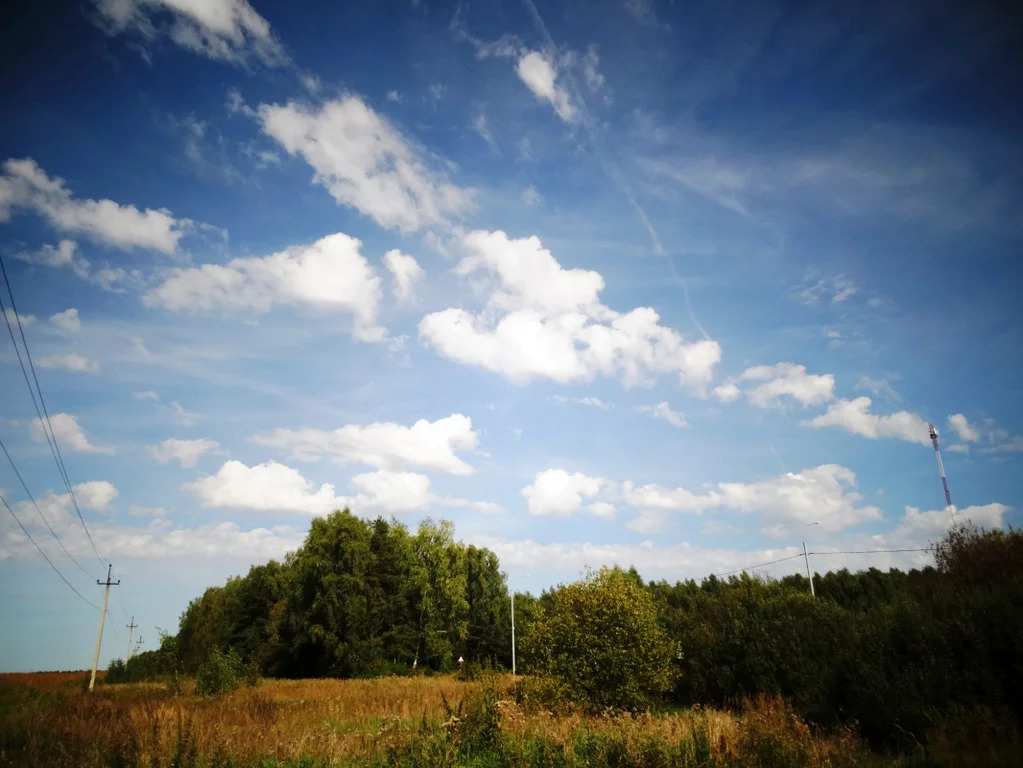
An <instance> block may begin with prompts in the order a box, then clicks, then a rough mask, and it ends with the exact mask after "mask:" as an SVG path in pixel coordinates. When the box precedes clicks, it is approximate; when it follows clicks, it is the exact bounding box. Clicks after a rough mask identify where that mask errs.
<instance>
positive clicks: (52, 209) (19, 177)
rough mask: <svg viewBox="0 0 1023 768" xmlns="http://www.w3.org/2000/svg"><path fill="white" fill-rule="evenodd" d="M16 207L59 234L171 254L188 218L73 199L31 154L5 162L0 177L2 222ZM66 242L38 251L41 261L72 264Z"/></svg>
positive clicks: (72, 259)
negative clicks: (68, 234) (26, 211)
mask: <svg viewBox="0 0 1023 768" xmlns="http://www.w3.org/2000/svg"><path fill="white" fill-rule="evenodd" d="M18 209H28V210H32V211H34V212H35V213H37V214H38V215H39V216H41V217H43V218H44V219H46V221H47V222H49V224H50V225H51V226H52V227H54V228H55V229H57V230H59V231H61V232H69V233H74V234H80V235H83V236H85V237H88V238H90V239H92V240H94V241H96V242H98V243H102V244H103V245H109V246H111V247H113V248H120V249H122V250H129V249H131V248H150V249H153V250H156V251H161V252H162V253H173V252H174V251H175V250H176V249H177V246H178V240H179V239H180V238H181V236H182V234H184V232H185V230H187V229H188V228H189V227H190V226H191V222H190V221H188V220H187V219H175V218H174V217H173V216H172V215H171V214H170V212H168V211H165V210H158V211H155V210H152V209H150V208H147V209H146V210H144V211H140V210H139V209H138V208H136V207H135V206H134V205H119V204H118V203H115V202H114V201H113V200H76V199H75V198H74V196H73V195H72V194H71V191H70V190H69V189H67V187H65V186H64V180H63V179H61V178H57V177H53V178H51V177H49V176H47V175H46V173H45V171H43V169H42V168H40V167H39V166H38V165H37V164H36V161H35V160H33V159H32V158H25V159H24V160H14V159H10V160H7V161H6V162H5V163H4V173H3V175H2V176H0V222H2V221H7V220H8V219H9V218H10V217H11V214H12V212H13V211H15V210H18ZM65 243H71V241H63V242H62V243H61V244H60V245H59V246H58V247H57V248H56V249H55V250H54V251H52V252H47V253H45V254H43V253H42V252H40V253H38V254H37V255H36V258H37V259H38V260H39V263H43V261H44V260H46V259H48V260H49V262H50V265H51V266H59V265H61V264H63V263H64V261H66V262H67V263H68V264H69V265H71V266H73V265H74V248H73V245H74V244H73V243H71V245H70V246H68V245H65ZM58 261H60V264H58V263H57V262H58Z"/></svg>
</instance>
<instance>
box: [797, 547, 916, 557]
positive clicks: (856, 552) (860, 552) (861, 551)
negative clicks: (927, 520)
mask: <svg viewBox="0 0 1023 768" xmlns="http://www.w3.org/2000/svg"><path fill="white" fill-rule="evenodd" d="M933 551H934V548H933V547H922V548H917V549H852V550H847V551H844V552H810V553H809V554H811V555H875V554H878V553H880V552H933Z"/></svg>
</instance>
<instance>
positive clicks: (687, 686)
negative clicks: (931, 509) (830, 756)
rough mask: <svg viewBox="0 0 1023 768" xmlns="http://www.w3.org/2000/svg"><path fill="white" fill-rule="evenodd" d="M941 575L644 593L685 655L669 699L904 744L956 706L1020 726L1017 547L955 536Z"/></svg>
mask: <svg viewBox="0 0 1023 768" xmlns="http://www.w3.org/2000/svg"><path fill="white" fill-rule="evenodd" d="M936 551H937V557H936V559H937V563H938V568H928V569H925V570H923V571H912V572H910V573H902V572H900V571H895V570H892V571H889V572H888V573H883V572H881V571H878V570H876V569H870V570H868V571H864V572H860V573H856V574H853V573H849V572H848V571H845V570H843V571H839V572H837V573H828V574H826V575H825V576H823V577H821V576H818V577H816V579H817V580H816V589H817V599H814V598H812V597H811V596H810V594H809V589H808V586H809V585H808V584H807V581H806V579H805V578H802V577H799V576H790V577H788V578H786V579H784V580H782V581H780V582H774V581H762V580H757V579H753V578H750V577H749V576H746V575H743V576H741V577H735V578H732V579H730V580H729V581H727V582H724V581H721V580H719V579H714V578H711V579H706V580H704V581H703V583H702V584H699V585H697V584H696V583H695V582H692V581H688V582H679V583H677V584H675V585H673V586H672V585H668V584H667V583H665V582H660V583H651V584H650V585H649V587H648V588H649V589H650V591H651V593H652V594H653V595H654V596H655V599H656V600H657V603H658V606H659V614H660V617H661V623H662V626H663V627H664V629H665V631H666V632H667V633H668V634H669V635H670V636H671V637H672V638H673V639H676V640H678V641H679V642H680V643H681V645H682V649H683V655H684V657H683V660H682V669H681V672H682V674H681V676H680V678H679V680H678V682H677V684H676V686H675V688H674V691H673V699H674V701H675V702H677V703H679V704H683V705H688V704H697V703H699V704H719V705H721V704H728V703H732V702H735V701H736V700H738V699H740V698H742V697H749V696H754V695H757V694H769V695H781V696H784V697H786V698H788V699H789V700H790V701H792V703H793V704H794V706H795V707H796V709H797V711H799V712H800V714H801V715H802V716H804V717H806V718H808V719H811V720H813V721H815V722H819V723H836V722H849V721H858V722H859V724H860V726H861V728H862V729H863V732H864V734H865V735H867V736H868V737H870V738H872V739H875V740H881V741H885V742H888V743H902V744H905V745H907V746H908V745H912V743H913V742H914V740H916V739H918V738H920V734H922V733H923V732H925V731H926V730H927V728H928V727H930V726H931V725H932V724H933V722H934V721H935V718H937V717H939V716H940V715H941V714H942V713H944V712H947V711H948V710H949V709H950V708H954V707H967V708H969V707H974V706H986V707H991V708H993V709H996V710H1001V711H1005V712H1009V713H1014V716H1015V717H1017V718H1019V717H1020V716H1023V535H1021V534H1020V533H1019V532H1016V531H1011V532H1008V533H1004V532H1001V531H994V532H988V533H982V532H980V531H977V530H976V529H973V528H970V527H958V528H955V529H953V530H952V531H950V532H949V534H948V535H947V536H946V537H945V539H943V540H942V541H941V542H940V543H939V544H938V545H937V549H936Z"/></svg>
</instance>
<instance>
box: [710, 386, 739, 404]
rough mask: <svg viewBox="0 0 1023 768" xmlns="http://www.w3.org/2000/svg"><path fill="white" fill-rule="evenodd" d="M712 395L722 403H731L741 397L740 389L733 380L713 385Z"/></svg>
mask: <svg viewBox="0 0 1023 768" xmlns="http://www.w3.org/2000/svg"><path fill="white" fill-rule="evenodd" d="M714 397H716V398H717V399H718V400H720V401H721V402H723V403H731V402H733V401H735V400H738V399H739V398H740V397H742V390H741V389H739V386H738V385H737V384H736V383H735V382H734V381H727V382H725V383H724V384H720V385H718V386H716V387H714Z"/></svg>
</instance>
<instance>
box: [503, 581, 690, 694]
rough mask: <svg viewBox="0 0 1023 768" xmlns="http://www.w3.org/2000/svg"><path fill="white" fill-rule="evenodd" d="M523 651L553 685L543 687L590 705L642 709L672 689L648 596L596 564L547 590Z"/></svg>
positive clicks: (662, 637)
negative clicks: (583, 576) (593, 568)
mask: <svg viewBox="0 0 1023 768" xmlns="http://www.w3.org/2000/svg"><path fill="white" fill-rule="evenodd" d="M522 650H523V659H524V660H525V661H526V663H527V664H528V666H529V668H530V670H531V672H533V673H534V674H536V675H539V676H541V677H544V678H549V679H550V682H551V683H553V684H554V686H556V687H555V688H553V689H552V688H548V689H547V690H557V689H561V690H563V691H564V694H565V695H566V696H567V697H568V698H569V699H570V700H572V701H574V702H578V703H580V704H583V705H584V706H585V708H587V709H590V710H595V711H600V710H603V709H607V708H621V709H643V708H645V707H649V706H650V705H651V704H654V703H655V702H657V701H658V700H660V698H661V696H662V694H664V693H665V692H666V691H667V690H668V689H669V688H670V687H671V684H672V682H673V678H674V676H675V664H676V656H677V655H678V647H677V645H676V644H673V643H672V642H671V640H670V639H669V638H668V635H667V634H666V633H665V632H664V631H663V630H662V629H661V627H660V626H658V623H657V609H656V607H655V605H654V601H653V600H652V599H651V596H650V594H649V593H648V592H647V591H646V590H644V589H643V586H642V584H641V583H639V582H638V581H637V580H636V579H634V578H632V577H631V576H629V574H627V573H625V572H624V571H622V570H621V569H619V568H604V569H601V570H600V571H599V572H597V573H593V574H590V575H589V576H588V577H587V578H586V579H585V580H583V581H578V582H576V583H575V584H569V585H568V586H562V587H559V588H558V589H556V590H555V591H553V592H551V593H549V594H548V595H546V596H545V599H544V600H543V601H542V602H541V604H540V605H539V606H537V608H536V610H535V612H534V614H533V616H532V621H531V622H530V624H529V625H528V631H527V632H526V633H525V635H524V636H523V638H522ZM534 690H535V689H534Z"/></svg>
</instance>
